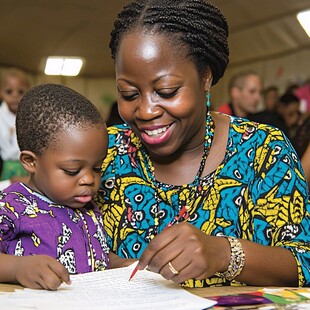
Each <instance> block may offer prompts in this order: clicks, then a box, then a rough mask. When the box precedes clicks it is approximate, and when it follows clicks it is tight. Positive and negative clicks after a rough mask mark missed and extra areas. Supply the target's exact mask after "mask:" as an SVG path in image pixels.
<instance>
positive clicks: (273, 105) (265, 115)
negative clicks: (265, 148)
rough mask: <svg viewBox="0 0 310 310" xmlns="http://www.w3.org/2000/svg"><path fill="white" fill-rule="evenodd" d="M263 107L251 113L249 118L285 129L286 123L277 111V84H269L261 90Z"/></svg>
mask: <svg viewBox="0 0 310 310" xmlns="http://www.w3.org/2000/svg"><path fill="white" fill-rule="evenodd" d="M263 97H264V109H263V110H262V111H260V112H258V113H255V114H253V115H252V116H251V117H250V119H251V120H253V121H255V122H257V123H261V124H268V125H271V126H274V127H277V128H279V129H281V130H282V131H286V125H285V122H284V119H283V118H282V115H281V114H280V113H279V112H278V107H279V89H278V87H277V86H274V85H272V86H269V87H267V88H266V89H265V90H264V91H263Z"/></svg>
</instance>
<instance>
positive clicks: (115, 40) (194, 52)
mask: <svg viewBox="0 0 310 310" xmlns="http://www.w3.org/2000/svg"><path fill="white" fill-rule="evenodd" d="M137 28H141V29H143V30H146V31H153V33H154V32H155V33H161V34H165V35H167V37H168V38H169V39H172V40H174V41H175V42H174V43H175V44H179V45H181V46H186V47H187V52H188V55H189V56H190V57H191V58H192V59H193V61H194V63H195V65H196V68H197V70H198V72H199V73H200V74H202V73H204V72H205V70H206V69H207V67H208V66H209V67H210V68H211V71H212V75H213V81H212V84H213V85H214V84H216V83H217V81H218V80H219V79H220V78H221V77H222V76H223V74H224V71H225V69H226V67H227V65H228V56H229V49H228V43H227V37H228V25H227V22H226V19H225V17H224V16H223V15H222V13H221V11H220V10H219V9H218V8H217V7H215V6H214V5H213V4H211V3H209V2H207V1H204V0H179V1H176V0H136V1H134V2H131V3H130V4H128V5H127V6H125V7H124V8H123V10H122V11H121V12H120V13H119V14H118V16H117V19H116V20H115V22H114V29H113V30H112V32H111V41H110V49H111V54H112V58H113V59H115V58H116V57H117V52H118V49H119V45H120V42H121V40H122V38H123V37H124V36H125V34H126V33H128V32H129V31H130V30H133V29H137Z"/></svg>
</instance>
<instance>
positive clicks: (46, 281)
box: [11, 255, 71, 290]
mask: <svg viewBox="0 0 310 310" xmlns="http://www.w3.org/2000/svg"><path fill="white" fill-rule="evenodd" d="M11 258H12V259H14V260H15V262H14V268H13V269H12V271H13V273H14V275H13V278H15V279H16V282H18V283H19V284H21V285H23V286H25V287H29V288H33V289H45V290H56V289H57V288H58V287H59V286H60V284H61V283H62V282H65V283H67V284H70V283H71V281H70V278H69V273H68V271H67V269H66V268H65V267H64V266H63V265H62V264H61V263H59V262H58V261H57V260H56V259H55V258H53V257H50V256H47V255H36V256H23V257H16V256H12V257H11Z"/></svg>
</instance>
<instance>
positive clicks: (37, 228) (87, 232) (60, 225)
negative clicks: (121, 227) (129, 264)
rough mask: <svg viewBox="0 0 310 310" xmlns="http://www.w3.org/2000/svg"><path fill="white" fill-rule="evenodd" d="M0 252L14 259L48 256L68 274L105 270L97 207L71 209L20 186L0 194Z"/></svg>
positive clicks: (8, 188) (100, 217)
mask: <svg viewBox="0 0 310 310" xmlns="http://www.w3.org/2000/svg"><path fill="white" fill-rule="evenodd" d="M0 251H1V252H2V253H6V254H11V255H16V256H29V255H38V254H45V255H49V256H52V257H54V258H56V259H57V260H58V261H59V262H60V263H62V264H63V265H64V266H65V267H66V268H67V270H68V272H69V273H71V274H75V273H84V272H91V271H99V270H103V269H106V268H108V267H109V266H108V265H109V261H108V253H109V249H108V247H107V243H106V233H105V231H104V228H103V224H102V216H101V214H100V211H99V209H98V207H97V206H95V205H93V204H89V207H85V208H82V209H71V208H69V207H66V206H62V205H58V204H55V203H53V202H52V201H50V200H49V199H48V198H47V197H45V196H42V195H41V194H38V193H37V192H34V191H32V190H31V189H30V188H28V187H27V186H26V185H24V184H22V183H14V184H12V185H10V186H9V187H7V188H6V189H4V190H3V191H2V192H1V191H0Z"/></svg>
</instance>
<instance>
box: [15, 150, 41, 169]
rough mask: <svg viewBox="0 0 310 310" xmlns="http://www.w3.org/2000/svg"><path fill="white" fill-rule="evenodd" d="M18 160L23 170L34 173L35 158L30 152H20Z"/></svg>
mask: <svg viewBox="0 0 310 310" xmlns="http://www.w3.org/2000/svg"><path fill="white" fill-rule="evenodd" d="M19 160H20V162H21V164H22V166H23V167H24V169H25V170H26V171H27V172H29V173H34V172H35V170H36V166H35V164H36V161H37V156H36V155H35V154H34V153H33V152H31V151H21V153H20V155H19Z"/></svg>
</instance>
